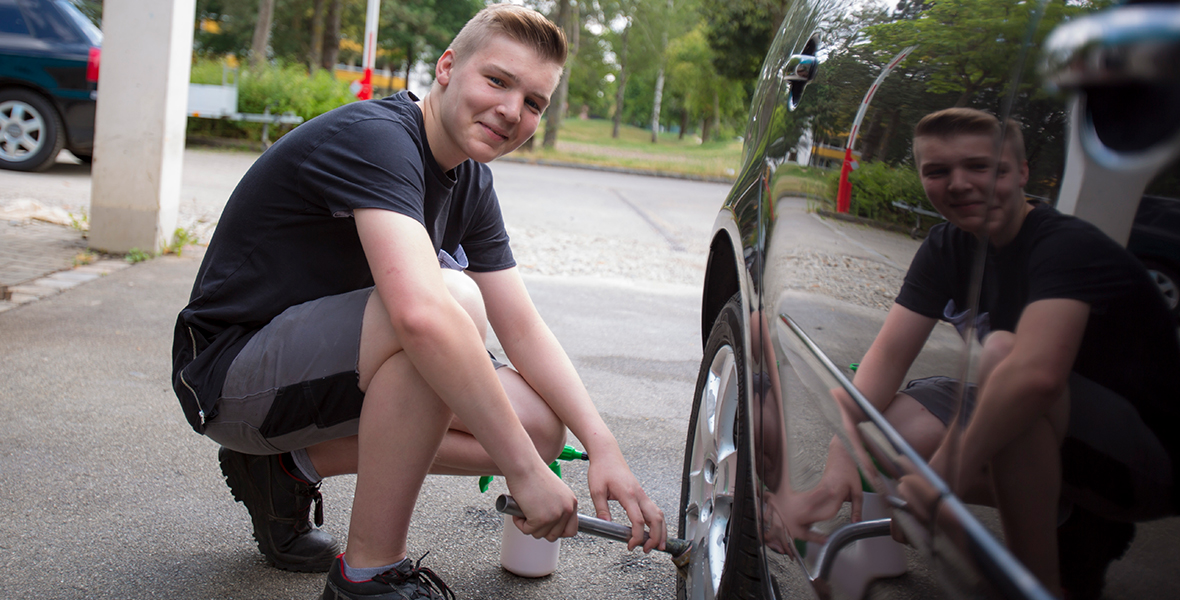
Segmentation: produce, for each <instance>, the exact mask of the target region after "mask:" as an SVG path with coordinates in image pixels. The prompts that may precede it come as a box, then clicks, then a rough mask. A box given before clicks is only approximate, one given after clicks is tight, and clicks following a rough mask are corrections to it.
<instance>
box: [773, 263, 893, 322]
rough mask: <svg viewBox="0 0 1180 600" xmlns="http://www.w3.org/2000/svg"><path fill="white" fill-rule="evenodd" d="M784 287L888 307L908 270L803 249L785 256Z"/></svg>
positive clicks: (780, 264)
mask: <svg viewBox="0 0 1180 600" xmlns="http://www.w3.org/2000/svg"><path fill="white" fill-rule="evenodd" d="M776 266H777V268H778V269H782V275H781V276H782V277H783V278H785V280H786V281H785V287H786V288H787V289H792V290H802V291H805V292H813V293H818V294H823V295H825V296H828V297H831V298H835V299H837V300H841V301H844V302H849V303H852V304H856V305H858V306H864V307H867V308H876V309H880V310H889V308H890V307H891V306H893V299H894V298H896V297H897V292H898V290H900V289H901V284H902V281H903V280H904V278H905V272H904V271H902V270H900V269H898V268H896V267H893V266H891V265H887V264H885V263H882V262H878V261H875V260H872V259H868V258H861V257H856V256H846V255H837V254H831V253H828V252H820V251H816V250H803V251H800V252H797V253H795V254H790V255H787V256H785V257H783V259H782V262H780V263H779V264H778V265H776Z"/></svg>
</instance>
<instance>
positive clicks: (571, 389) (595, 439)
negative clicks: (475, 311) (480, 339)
mask: <svg viewBox="0 0 1180 600" xmlns="http://www.w3.org/2000/svg"><path fill="white" fill-rule="evenodd" d="M501 342H502V343H504V346H505V350H506V351H507V352H508V356H509V358H510V359H511V360H512V362H513V364H514V365H515V366H516V367H517V370H518V371H520V374H521V376H522V377H524V379H525V381H527V382H528V383H529V385H530V386H532V388H533V389H534V390H536V392H537V393H538V394H539V395H540V396H541V397H542V398H544V399H545V401H546V403H548V404H549V407H550V408H551V409H553V412H554V413H555V414H556V415H557V417H558V418H559V419H561V420H562V422H563V423H565V424H566V427H568V428H569V429H570V431H571V432H573V434H574V435H575V436H577V438H578V440H579V441H581V442H582V444H583V445H584V446H585V449H586V451H587V452H588V453H590V454H591V456H593V455H594V454H595V453H598V454H600V455H601V453H602V452H605V451H613V452H617V451H618V442H617V441H616V440H615V437H614V435H613V434H611V432H610V430H609V429H608V428H607V426H606V424H605V423H604V422H603V420H602V417H601V415H599V413H598V410H597V408H596V407H595V406H594V402H593V401H592V400H591V399H590V395H589V393H588V392H587V391H586V387H585V385H584V384H583V383H582V379H581V377H579V376H578V373H577V371H576V370H575V369H574V366H573V363H571V362H570V359H569V357H568V356H567V355H566V353H565V350H564V349H562V347H561V344H560V343H559V342H558V341H557V338H556V337H554V335H553V333H552V332H551V331H550V330H549V328H548V327H547V326H546V325H545V324H544V323H543V322H542V321H540V319H539V318H538V319H537V321H536V322H535V323H534V324H533V325H531V326H530V327H527V328H523V329H522V330H521V331H520V334H519V335H518V336H517V337H515V338H512V339H506V340H505V339H502V340H501Z"/></svg>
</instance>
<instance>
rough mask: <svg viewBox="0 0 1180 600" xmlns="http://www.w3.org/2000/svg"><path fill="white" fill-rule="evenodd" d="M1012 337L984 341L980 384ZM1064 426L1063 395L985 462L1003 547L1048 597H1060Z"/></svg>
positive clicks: (1066, 415) (1066, 401) (1008, 349)
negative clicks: (1059, 524)
mask: <svg viewBox="0 0 1180 600" xmlns="http://www.w3.org/2000/svg"><path fill="white" fill-rule="evenodd" d="M1014 342H1015V336H1014V335H1012V334H1011V333H1007V332H995V333H993V334H992V335H990V336H988V338H987V339H986V340H985V341H984V352H983V358H982V360H981V364H980V370H981V380H982V381H986V380H987V379H986V378H987V377H988V376H989V375H990V374H991V372H992V370H993V369H994V368H995V366H996V365H998V364H999V363H1000V361H1001V360H1003V359H1004V358H1005V357H1007V355H1008V354H1009V353H1010V352H1011V351H1012V347H1013V344H1014ZM1068 427H1069V393H1068V392H1066V393H1065V394H1063V395H1062V397H1061V398H1059V399H1058V400H1057V401H1056V402H1054V403H1053V404H1052V406H1050V408H1049V410H1048V411H1047V412H1046V413H1045V414H1044V415H1042V416H1041V417H1040V418H1038V419H1037V420H1035V421H1034V422H1033V423H1032V424H1031V425H1030V426H1029V427H1028V429H1027V430H1025V431H1024V432H1023V433H1022V434H1021V435H1019V436H1018V437H1017V438H1016V439H1014V440H1013V441H1012V442H1011V443H1010V444H1008V445H1007V446H1005V447H1004V448H1003V449H1002V450H1001V451H1000V452H999V453H998V454H997V455H996V456H995V457H994V458H993V459H992V461H991V480H992V484H993V485H992V487H993V490H994V493H995V499H996V505H997V507H998V508H999V509H1000V521H1001V523H1002V524H1003V528H1004V538H1005V541H1006V542H1007V545H1008V547H1009V549H1011V550H1012V553H1013V554H1014V555H1016V557H1017V558H1019V559H1020V560H1021V562H1023V563H1024V566H1025V567H1027V568H1028V569H1029V571H1031V572H1032V573H1033V574H1034V575H1036V576H1037V578H1038V579H1040V580H1041V583H1042V584H1043V585H1044V586H1045V587H1046V588H1047V589H1048V590H1049V591H1050V592H1051V593H1053V594H1056V595H1060V593H1061V580H1060V574H1059V571H1058V564H1057V563H1058V549H1057V509H1058V502H1059V498H1060V496H1061V450H1060V448H1061V443H1062V441H1063V440H1064V439H1065V432H1066V429H1067V428H1068Z"/></svg>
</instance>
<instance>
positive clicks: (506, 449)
mask: <svg viewBox="0 0 1180 600" xmlns="http://www.w3.org/2000/svg"><path fill="white" fill-rule="evenodd" d="M443 304H444V305H443V306H441V307H437V310H434V311H431V313H432V314H431V315H430V318H428V319H425V320H422V321H419V322H418V323H417V324H415V325H413V326H409V327H406V326H404V325H403V326H402V327H401V330H402V331H400V332H399V333H400V334H401V339H402V342H403V347H404V349H405V352H406V353H407V355H408V356H409V358H410V361H411V362H412V363H413V364H414V367H415V368H416V369H417V371H418V372H419V373H420V374H421V375H422V376H423V378H425V379H426V381H428V382H430V384H431V387H432V388H433V389H434V390H435V392H436V393H437V394H438V395H439V397H440V398H441V399H442V400H443V402H444V403H446V405H447V406H448V408H450V409H451V411H452V412H454V413H455V414H456V415H457V416H458V417H459V419H460V420H462V421H463V423H465V424H466V425H467V427H468V428H469V429H470V430H471V433H472V434H473V435H474V436H475V437H476V439H477V440H479V442H480V444H481V445H482V446H483V447H484V448H485V449H487V452H488V455H489V456H490V457H491V458H492V460H493V461H494V462H495V463H496V466H498V467H499V468H500V470H501V471H502V472H503V473H505V474H506V475H508V476H512V475H514V474H519V473H520V472H521V471H522V470H528V469H536V468H537V467H538V465H540V463H541V459H540V456H539V455H538V454H537V452H536V448H535V446H534V445H533V443H532V440H531V438H530V437H529V435H528V433H527V432H526V431H525V429H524V427H523V426H522V425H521V423H520V419H519V418H518V417H517V416H516V413H515V412H514V411H513V409H512V405H511V403H510V402H509V400H508V397H507V395H506V394H505V392H504V389H503V387H502V386H501V385H500V382H499V379H498V378H497V377H496V374H495V371H494V369H493V368H492V366H491V363H490V361H488V357H487V353H486V352H485V351H484V350H483V344H482V343H481V340H480V338H479V335H478V332H476V330H475V328H474V327H473V326H472V325H471V320H470V319H469V318H468V317H467V315H466V313H464V312H463V311H462V309H461V308H459V306H458V305H457V304H455V305H454V306H449V305H448V304H453V302H451V303H445V302H444V303H443ZM395 329H397V327H396V326H395ZM456 373H461V374H463V375H464V376H463V377H456Z"/></svg>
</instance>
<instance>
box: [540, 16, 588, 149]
mask: <svg viewBox="0 0 1180 600" xmlns="http://www.w3.org/2000/svg"><path fill="white" fill-rule="evenodd" d="M557 6H558V9H557V24H558V25H560V26H561V28H562V30H563V31H565V37H566V40H567V41H568V42H569V48H570V55H569V57H568V58H567V59H566V63H565V68H564V69H562V71H561V80H560V81H559V82H558V84H557V90H556V91H555V93H554V94H553V98H552V101H551V102H550V104H549V112H548V114H546V115H545V139H544V141H543V142H542V143H541V146H542V147H544V148H553V147H554V146H556V145H557V131H558V130H559V129H561V120H562V119H563V118H565V111H566V98H568V97H569V86H570V73H571V71H572V69H573V63H574V59H575V58H576V57H577V54H578V34H579V33H580V32H581V30H582V20H581V18H580V15H579V12H580V11H579V10H578V3H577V2H572V3H571V2H570V0H559V1H558V3H557Z"/></svg>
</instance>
